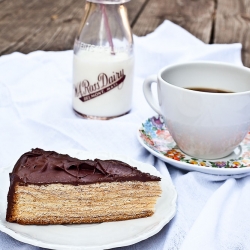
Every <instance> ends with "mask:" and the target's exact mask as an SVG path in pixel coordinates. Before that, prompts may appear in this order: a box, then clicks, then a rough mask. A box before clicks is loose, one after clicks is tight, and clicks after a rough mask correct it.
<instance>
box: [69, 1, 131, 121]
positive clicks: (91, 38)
mask: <svg viewBox="0 0 250 250" xmlns="http://www.w3.org/2000/svg"><path fill="white" fill-rule="evenodd" d="M128 1H129V0H104V1H102V0H87V1H86V5H85V15H84V17H83V20H82V23H81V26H80V29H79V33H78V35H77V37H76V40H75V44H74V63H73V87H74V90H73V109H74V110H75V112H76V113H77V114H79V115H81V116H82V117H84V118H87V119H102V120H107V119H111V118H115V117H118V116H122V115H125V114H127V113H128V112H129V111H130V109H131V101H132V90H133V70H134V56H133V38H132V33H131V29H130V25H129V22H128V16H127V9H126V7H125V6H124V5H123V3H125V2H128Z"/></svg>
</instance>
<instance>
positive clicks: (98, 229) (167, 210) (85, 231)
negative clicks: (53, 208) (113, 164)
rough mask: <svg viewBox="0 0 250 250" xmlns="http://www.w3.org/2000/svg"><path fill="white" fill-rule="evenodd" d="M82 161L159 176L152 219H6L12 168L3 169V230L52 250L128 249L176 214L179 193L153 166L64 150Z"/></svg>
mask: <svg viewBox="0 0 250 250" xmlns="http://www.w3.org/2000/svg"><path fill="white" fill-rule="evenodd" d="M60 153H67V154H69V155H71V156H72V157H77V158H79V159H95V158H99V159H117V160H120V161H124V162H126V163H128V164H130V165H131V166H134V167H137V168H138V169H139V170H141V171H143V172H147V173H150V174H152V175H155V176H160V177H161V178H162V180H161V187H162V195H161V197H160V198H159V199H158V201H157V203H156V209H155V213H154V215H153V216H151V217H148V218H141V219H135V220H127V221H119V222H105V223H99V224H80V225H49V226H34V225H19V224H16V223H9V222H6V220H5V215H6V208H7V201H6V199H7V193H8V189H9V173H10V172H11V171H12V168H13V166H11V167H9V168H3V169H0V183H1V192H0V230H1V231H2V232H4V233H6V234H8V235H10V236H12V237H13V238H15V239H17V240H19V241H22V242H25V243H28V244H31V245H34V246H39V247H44V248H49V249H74V250H80V249H84V250H90V249H91V250H94V249H109V248H114V247H121V246H127V245H131V244H134V243H137V242H139V241H142V240H145V239H147V238H148V237H150V236H152V235H154V234H156V233H158V232H159V231H160V230H161V229H162V228H163V227H164V225H166V224H167V223H168V222H169V221H170V220H171V219H172V218H173V217H174V215H175V213H176V199H177V194H176V190H175V188H174V186H173V184H172V182H171V180H170V179H168V178H165V177H163V176H162V175H161V174H160V173H159V172H158V171H157V170H156V169H155V168H154V167H153V166H151V165H149V164H145V163H142V162H139V161H135V160H132V159H130V158H128V157H125V156H119V155H115V154H112V153H91V152H84V151H76V150H67V151H61V152H60Z"/></svg>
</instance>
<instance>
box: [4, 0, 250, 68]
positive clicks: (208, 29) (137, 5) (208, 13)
mask: <svg viewBox="0 0 250 250" xmlns="http://www.w3.org/2000/svg"><path fill="white" fill-rule="evenodd" d="M84 5H85V0H57V1H52V0H0V55H4V54H9V53H12V52H14V51H20V52H23V53H29V52H31V51H35V50H54V51H58V50H68V49H72V47H73V43H74V38H75V35H76V32H77V30H78V26H79V23H80V21H81V18H82V16H83V9H84ZM126 6H127V8H128V13H129V20H130V24H131V27H132V30H133V33H134V34H136V35H138V36H144V35H146V34H148V33H150V32H152V31H154V29H155V28H156V27H158V26H159V25H160V24H161V23H162V22H163V21H164V20H165V19H168V20H171V21H172V22H174V23H176V24H178V25H180V26H182V27H183V28H185V29H186V30H188V31H189V32H190V33H192V34H193V35H195V36H196V37H197V38H199V39H201V40H202V41H203V42H205V43H221V44H226V43H238V42H239V43H242V45H243V49H242V60H243V63H244V65H245V66H247V67H250V0H131V1H130V2H129V3H127V4H126Z"/></svg>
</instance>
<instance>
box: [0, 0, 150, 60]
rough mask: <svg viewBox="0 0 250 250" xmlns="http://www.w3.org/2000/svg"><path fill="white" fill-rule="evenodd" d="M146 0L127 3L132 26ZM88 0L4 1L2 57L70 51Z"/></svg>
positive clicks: (0, 18) (0, 9) (1, 5)
mask: <svg viewBox="0 0 250 250" xmlns="http://www.w3.org/2000/svg"><path fill="white" fill-rule="evenodd" d="M145 2H146V0H136V1H131V2H130V3H128V4H127V7H128V13H129V20H130V23H131V24H132V23H133V22H134V20H135V19H136V18H137V16H138V13H140V10H141V6H142V5H143V4H145ZM84 5H85V0H60V1H51V0H18V1H15V0H5V1H1V2H0V55H3V54H9V53H11V52H14V51H19V52H22V53H29V52H31V51H35V50H52V51H53V50H54V51H58V50H68V49H72V48H73V43H74V39H75V36H76V33H77V31H78V27H79V24H80V22H81V19H82V16H83V13H84Z"/></svg>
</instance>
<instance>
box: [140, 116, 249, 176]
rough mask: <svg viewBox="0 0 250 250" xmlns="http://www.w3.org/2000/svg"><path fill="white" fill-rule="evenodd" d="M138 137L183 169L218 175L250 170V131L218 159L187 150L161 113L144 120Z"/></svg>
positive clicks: (151, 149)
mask: <svg viewBox="0 0 250 250" xmlns="http://www.w3.org/2000/svg"><path fill="white" fill-rule="evenodd" d="M137 138H138V140H139V142H140V143H141V145H142V146H143V147H144V148H146V149H147V150H148V151H149V152H150V153H152V154H153V155H155V156H156V157H158V158H159V159H161V160H163V161H165V162H167V163H169V164H171V165H172V166H174V167H177V168H180V169H184V170H187V171H199V172H203V173H207V174H216V175H234V174H243V173H247V172H250V132H249V133H248V134H247V136H246V137H245V139H244V140H243V142H242V143H241V144H240V145H239V146H238V147H237V148H236V149H235V150H234V152H232V154H230V155H229V156H227V157H225V158H221V159H216V160H205V159H197V158H194V157H191V156H189V155H187V154H185V153H183V152H182V151H181V150H180V149H179V148H178V146H177V145H176V143H175V141H174V140H173V138H172V137H171V135H170V133H169V131H168V129H167V128H166V126H165V124H164V121H163V119H162V117H161V116H157V117H151V118H148V119H147V120H146V121H144V122H143V123H142V125H141V126H140V128H139V130H138V131H137Z"/></svg>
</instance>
